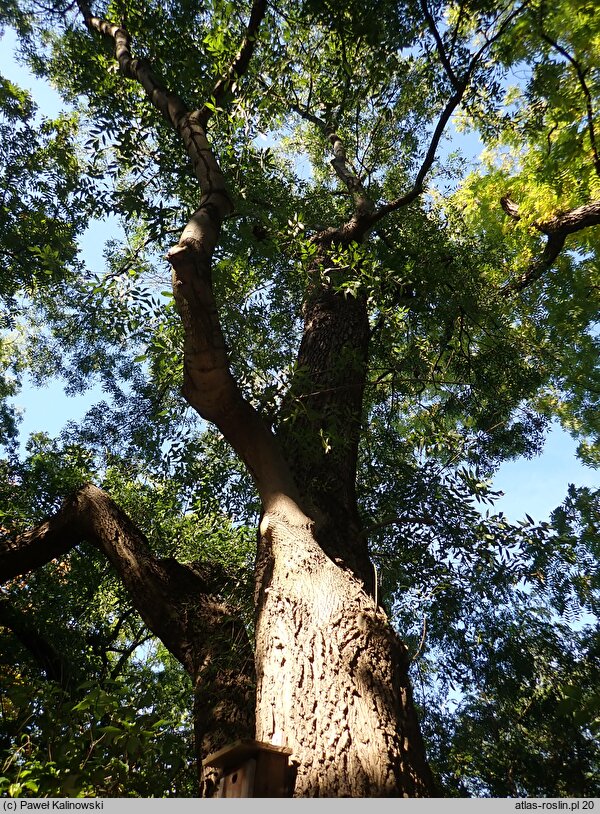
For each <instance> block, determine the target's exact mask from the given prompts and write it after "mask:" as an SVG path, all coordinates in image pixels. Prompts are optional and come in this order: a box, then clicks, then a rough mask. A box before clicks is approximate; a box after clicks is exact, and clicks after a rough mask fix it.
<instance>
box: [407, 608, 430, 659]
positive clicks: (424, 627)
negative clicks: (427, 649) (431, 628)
mask: <svg viewBox="0 0 600 814" xmlns="http://www.w3.org/2000/svg"><path fill="white" fill-rule="evenodd" d="M426 636H427V617H426V616H425V615H424V616H423V633H422V635H421V641H420V642H419V646H418V647H417V652H416V653H415V655H414V656H413V657H412V658H411V663H412V662H415V661H416V660H417V659H418V658H419V656H420V655H421V653H422V652H423V646H424V644H425V637H426Z"/></svg>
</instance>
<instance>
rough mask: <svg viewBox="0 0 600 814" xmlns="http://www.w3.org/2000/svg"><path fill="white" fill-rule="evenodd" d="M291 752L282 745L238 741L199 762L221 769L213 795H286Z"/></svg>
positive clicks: (288, 791) (287, 794) (288, 786)
mask: <svg viewBox="0 0 600 814" xmlns="http://www.w3.org/2000/svg"><path fill="white" fill-rule="evenodd" d="M291 754H292V750H291V749H288V748H287V747H285V746H273V744H271V743H262V742H261V741H255V740H239V741H235V742H234V743H231V744H229V746H225V747H223V749H220V750H219V751H218V752H213V754H212V755H209V756H208V757H207V758H205V759H204V760H203V761H202V763H203V765H204V766H211V767H213V768H216V769H219V770H220V772H221V779H220V782H219V789H218V791H217V795H216V796H217V797H288V796H289V795H290V791H291V790H290V767H289V765H288V760H289V756H290V755H291Z"/></svg>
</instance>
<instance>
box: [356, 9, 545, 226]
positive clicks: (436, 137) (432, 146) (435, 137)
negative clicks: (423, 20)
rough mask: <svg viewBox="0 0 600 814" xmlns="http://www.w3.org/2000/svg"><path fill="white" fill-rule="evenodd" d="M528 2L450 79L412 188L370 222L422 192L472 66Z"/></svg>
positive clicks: (513, 13) (399, 207)
mask: <svg viewBox="0 0 600 814" xmlns="http://www.w3.org/2000/svg"><path fill="white" fill-rule="evenodd" d="M528 3H529V0H526V2H524V3H522V4H521V5H520V6H519V7H518V8H516V9H514V11H512V12H511V13H510V14H508V15H507V16H506V18H505V19H504V20H503V21H502V22H501V23H500V25H499V26H498V28H497V30H496V33H495V34H494V35H493V36H492V37H490V38H489V39H486V41H485V43H484V44H483V45H482V46H481V48H480V49H479V50H478V51H477V52H476V53H475V54H474V55H473V57H472V58H471V61H470V62H469V66H468V68H467V70H466V71H465V73H464V74H463V76H462V77H461V78H460V79H458V78H456V84H455V83H453V86H454V88H455V92H454V93H453V94H452V96H451V97H450V98H449V99H448V101H447V103H446V105H445V107H444V109H443V110H442V112H441V114H440V117H439V119H438V122H437V125H436V127H435V129H434V131H433V134H432V136H431V141H430V142H429V147H428V149H427V152H426V153H425V158H424V159H423V162H422V164H421V167H420V169H419V172H418V173H417V176H416V178H415V181H414V183H413V186H412V188H411V189H409V190H408V192H405V193H404V194H403V195H401V196H400V197H398V198H396V199H395V200H394V201H390V203H387V204H384V205H383V206H380V207H379V209H377V211H376V212H374V213H373V215H372V216H371V219H370V220H371V224H374V223H377V222H378V221H380V220H381V219H382V218H384V217H385V216H386V215H388V214H390V213H391V212H395V211H396V210H398V209H401V208H402V207H404V206H407V205H408V204H410V203H412V202H413V201H415V200H416V199H417V198H418V197H419V196H420V195H421V194H422V193H423V190H424V182H425V178H426V176H427V174H428V173H429V170H430V169H431V167H432V166H433V163H434V161H435V158H436V154H437V150H438V147H439V144H440V140H441V138H442V135H443V134H444V131H445V129H446V126H447V124H448V122H449V121H450V118H451V116H452V114H453V113H454V111H455V110H456V108H457V107H458V105H459V104H460V103H461V101H462V99H463V97H464V95H465V92H466V90H467V88H468V86H469V83H470V82H471V79H472V77H473V74H474V73H475V70H476V69H477V67H478V65H479V63H480V61H481V59H482V57H483V55H484V54H485V52H486V51H488V50H489V49H490V48H491V47H492V45H493V44H494V43H495V42H496V41H497V40H498V39H499V38H500V37H501V36H502V34H503V33H504V32H505V31H506V28H507V27H508V26H509V25H510V23H511V22H512V21H513V20H514V19H515V17H517V16H518V15H519V14H520V13H521V12H522V11H523V9H525V8H526V7H527V5H528ZM499 16H500V15H499ZM498 19H499V17H498V18H496V23H497V22H498ZM434 27H435V26H434ZM438 36H439V34H438ZM444 53H445V52H444ZM446 70H447V69H446Z"/></svg>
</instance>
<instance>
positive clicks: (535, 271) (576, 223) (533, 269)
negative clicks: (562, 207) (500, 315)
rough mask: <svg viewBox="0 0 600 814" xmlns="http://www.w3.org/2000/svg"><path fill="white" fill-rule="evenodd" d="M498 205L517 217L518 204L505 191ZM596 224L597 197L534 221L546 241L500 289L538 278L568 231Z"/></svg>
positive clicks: (599, 219)
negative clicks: (523, 268) (542, 219)
mask: <svg viewBox="0 0 600 814" xmlns="http://www.w3.org/2000/svg"><path fill="white" fill-rule="evenodd" d="M500 203H501V206H502V208H503V210H504V211H505V212H506V214H507V215H508V216H509V217H510V218H512V219H513V220H515V221H518V220H520V219H521V215H520V213H519V207H518V206H517V204H516V203H515V202H514V201H513V200H512V198H511V197H510V196H509V195H505V196H504V197H503V198H502V199H501V202H500ZM598 225H600V201H592V202H591V203H588V204H584V205H583V206H578V207H576V208H575V209H570V210H569V211H568V212H561V213H559V214H558V215H554V217H552V218H549V219H548V220H545V221H540V222H538V223H535V224H534V226H535V228H536V229H538V231H540V232H542V233H543V234H545V235H546V238H547V239H546V244H545V246H544V249H543V251H542V253H541V255H540V256H539V257H538V258H537V259H536V260H534V261H533V262H532V263H530V265H529V266H528V268H527V269H526V270H525V271H524V272H523V274H521V275H520V276H519V277H517V278H516V279H513V280H509V281H508V282H507V283H505V284H504V285H503V286H502V288H501V289H500V291H501V293H502V294H504V295H507V296H508V295H509V294H514V293H517V292H519V291H523V290H524V289H525V288H527V287H528V286H530V285H531V284H532V283H534V282H535V281H536V280H539V279H540V278H541V277H542V276H543V275H544V274H545V273H546V272H547V271H548V270H549V269H550V268H551V267H552V264H553V263H554V261H555V260H556V258H557V257H558V255H559V254H560V252H561V251H562V249H563V247H564V245H565V241H566V239H567V237H568V236H569V235H572V234H575V233H576V232H580V231H582V230H583V229H587V228H589V227H590V226H598Z"/></svg>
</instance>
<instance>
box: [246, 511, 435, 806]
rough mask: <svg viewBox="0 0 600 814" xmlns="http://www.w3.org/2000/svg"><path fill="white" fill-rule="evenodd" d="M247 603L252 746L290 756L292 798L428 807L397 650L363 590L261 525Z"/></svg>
mask: <svg viewBox="0 0 600 814" xmlns="http://www.w3.org/2000/svg"><path fill="white" fill-rule="evenodd" d="M256 599H257V621H256V659H255V661H256V672H257V705H256V737H257V739H258V740H262V741H266V742H270V743H273V744H276V745H285V746H288V747H290V748H291V749H292V751H293V754H292V757H291V760H292V765H293V767H294V773H295V782H294V786H293V795H294V796H295V797H421V796H429V795H431V794H432V793H433V780H432V776H431V772H430V770H429V767H428V765H427V762H426V759H425V751H424V746H423V742H422V739H421V735H420V731H419V727H418V723H417V719H416V715H415V711H414V706H413V701H412V693H411V688H410V683H409V680H408V675H407V668H408V661H407V658H406V649H405V647H404V645H403V644H402V643H401V642H400V641H399V639H398V638H397V637H396V635H395V634H394V632H393V630H392V629H391V627H390V625H389V622H388V620H387V618H386V616H385V614H384V613H383V612H382V611H381V609H379V608H377V607H376V606H375V602H374V600H373V599H372V597H371V596H370V595H369V594H368V593H367V592H366V591H365V589H364V587H363V584H362V582H360V581H359V580H358V579H357V578H356V577H355V576H354V575H353V574H352V573H351V572H350V571H349V570H342V569H341V568H339V567H338V566H337V565H336V564H335V563H333V562H332V561H331V560H330V559H329V558H328V557H327V556H325V554H324V553H323V551H322V549H321V548H320V546H319V545H318V543H317V542H316V540H315V539H314V536H313V531H312V529H311V528H310V527H306V526H293V525H291V524H290V523H286V522H285V521H284V520H283V519H282V518H275V519H274V518H271V517H265V518H264V520H263V523H262V525H261V539H260V549H259V558H258V563H257V597H256Z"/></svg>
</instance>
